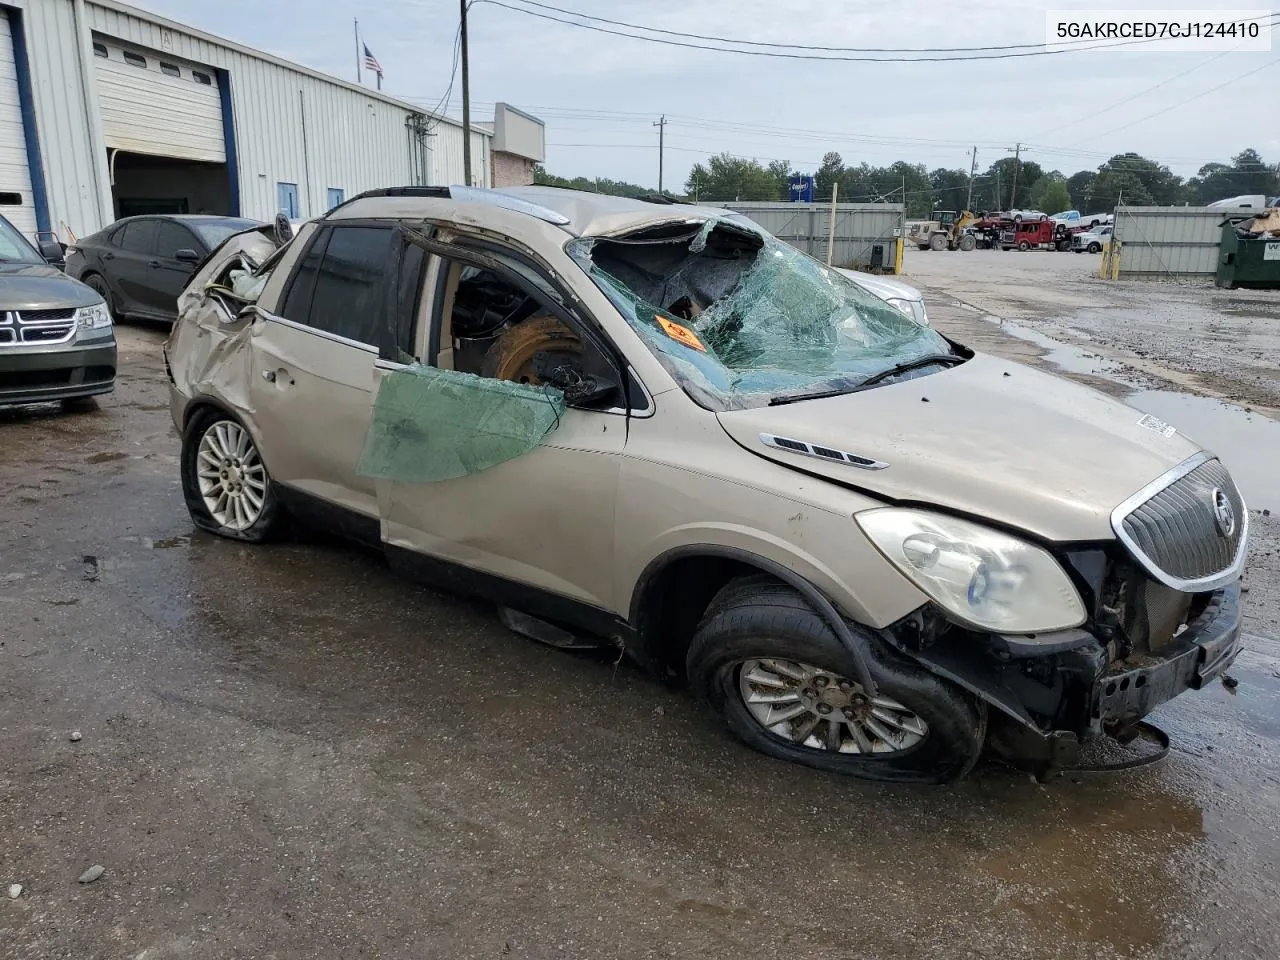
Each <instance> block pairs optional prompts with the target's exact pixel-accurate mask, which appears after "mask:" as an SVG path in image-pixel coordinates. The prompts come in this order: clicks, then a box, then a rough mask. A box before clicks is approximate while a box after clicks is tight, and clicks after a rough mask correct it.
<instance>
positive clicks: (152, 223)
mask: <svg viewBox="0 0 1280 960" xmlns="http://www.w3.org/2000/svg"><path fill="white" fill-rule="evenodd" d="M259 225H260V224H258V222H257V221H255V220H243V219H240V218H238V217H212V216H194V215H192V216H186V215H167V216H151V217H126V218H125V219H124V220H117V221H116V222H115V223H113V224H111V226H109V227H107V228H106V229H105V230H100V231H98V232H97V233H95V234H93V235H92V236H89V237H85V238H84V239H83V240H81V241H79V242H78V243H75V244H73V245H72V246H70V247H68V248H67V273H68V274H69V275H70V276H73V277H75V278H76V279H77V280H81V281H83V282H84V283H86V284H88V285H89V286H90V287H92V288H93V289H94V290H96V291H98V293H99V294H101V295H102V299H103V300H105V301H106V302H107V306H108V307H109V308H110V309H111V313H112V315H113V316H115V317H116V318H117V319H121V318H124V317H133V318H137V319H143V320H165V321H168V322H170V323H172V322H173V321H174V320H175V319H176V318H177V315H178V295H179V294H180V293H182V290H183V288H184V287H185V286H186V285H187V281H188V280H190V279H191V275H192V274H193V273H194V272H195V268H196V265H197V264H199V263H200V262H201V261H203V260H204V258H205V257H206V256H208V254H209V252H210V251H211V250H213V248H214V247H216V246H218V244H220V243H222V241H223V240H225V239H227V237H229V236H231V235H232V234H235V233H240V232H241V231H243V230H251V229H253V228H254V227H257V226H259Z"/></svg>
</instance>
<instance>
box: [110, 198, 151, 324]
mask: <svg viewBox="0 0 1280 960" xmlns="http://www.w3.org/2000/svg"><path fill="white" fill-rule="evenodd" d="M158 227H159V224H158V223H157V222H156V220H155V219H154V218H152V217H140V218H138V219H137V220H130V221H129V222H128V223H126V224H124V226H123V228H122V232H121V234H120V240H119V243H118V244H117V246H116V247H115V249H114V250H112V251H109V254H110V257H109V258H108V254H107V253H104V254H103V259H104V261H105V264H104V273H105V274H106V275H107V277H108V279H109V280H110V281H114V286H115V289H116V292H117V294H118V295H119V296H120V301H121V302H120V303H119V304H117V306H118V308H119V309H120V310H121V311H122V312H124V313H133V314H137V313H141V314H144V315H149V314H151V313H154V312H155V308H154V307H152V306H151V294H150V290H151V274H152V268H151V261H152V260H154V259H155V255H156V232H157V229H158Z"/></svg>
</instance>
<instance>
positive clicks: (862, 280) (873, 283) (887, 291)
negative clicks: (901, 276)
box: [837, 268, 924, 300]
mask: <svg viewBox="0 0 1280 960" xmlns="http://www.w3.org/2000/svg"><path fill="white" fill-rule="evenodd" d="M837 269H839V268H837ZM840 272H841V273H843V274H844V275H845V276H846V277H848V278H849V279H850V280H852V281H853V282H854V283H856V284H857V285H858V286H860V287H861V288H862V289H863V290H866V291H867V293H871V294H875V295H876V296H877V297H879V298H880V299H881V300H893V299H898V300H923V299H924V295H923V294H921V293H920V291H919V290H917V289H916V288H915V287H913V286H911V285H910V284H908V283H903V282H902V281H901V280H895V279H894V278H893V277H885V276H881V275H879V274H875V273H861V272H859V271H857V270H844V269H841V270H840Z"/></svg>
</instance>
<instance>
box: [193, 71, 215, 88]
mask: <svg viewBox="0 0 1280 960" xmlns="http://www.w3.org/2000/svg"><path fill="white" fill-rule="evenodd" d="M191 79H192V80H194V81H195V82H196V83H203V84H204V85H205V86H206V87H211V86H213V78H212V77H210V76H209V75H208V74H207V73H201V72H200V71H199V70H192V71H191Z"/></svg>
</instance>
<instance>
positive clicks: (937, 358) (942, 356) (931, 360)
mask: <svg viewBox="0 0 1280 960" xmlns="http://www.w3.org/2000/svg"><path fill="white" fill-rule="evenodd" d="M958 363H964V357H958V356H956V355H955V354H954V353H929V354H926V355H925V356H923V357H916V358H915V359H914V360H908V361H906V362H905V363H899V364H896V365H895V366H892V367H890V368H889V369H888V370H881V371H880V372H879V373H873V374H872V375H871V376H869V377H867V379H865V380H863V381H862V382H861V383H860V384H858V389H859V390H861V389H863V388H865V387H873V386H875V385H876V384H877V383H879V382H880V381H881V380H888V379H889V378H890V377H896V376H897V375H898V374H900V373H906V372H907V371H908V370H918V369H920V368H921V367H932V366H933V365H934V364H944V365H946V366H951V365H953V364H958Z"/></svg>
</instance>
